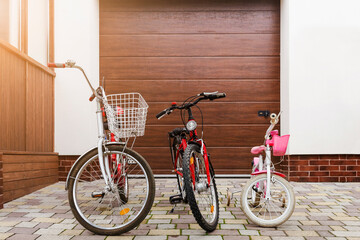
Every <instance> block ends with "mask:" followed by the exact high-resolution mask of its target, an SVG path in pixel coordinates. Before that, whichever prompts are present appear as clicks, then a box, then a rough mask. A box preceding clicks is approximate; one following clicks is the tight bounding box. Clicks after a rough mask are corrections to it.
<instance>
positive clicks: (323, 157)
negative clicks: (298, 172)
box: [320, 155, 340, 159]
mask: <svg viewBox="0 0 360 240" xmlns="http://www.w3.org/2000/svg"><path fill="white" fill-rule="evenodd" d="M320 159H340V156H339V155H320Z"/></svg>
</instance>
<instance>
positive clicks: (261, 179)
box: [240, 173, 295, 227]
mask: <svg viewBox="0 0 360 240" xmlns="http://www.w3.org/2000/svg"><path fill="white" fill-rule="evenodd" d="M266 175H267V174H266V173H263V174H259V175H257V176H255V177H253V178H251V179H250V180H249V181H248V182H247V183H246V184H245V186H244V188H243V190H242V192H241V197H240V202H241V208H242V210H243V211H244V213H245V215H246V216H247V217H248V219H249V220H250V221H252V222H253V223H255V224H257V225H259V226H262V227H275V226H278V225H280V224H283V223H284V222H285V221H286V220H288V219H289V218H290V216H291V215H292V213H293V212H294V208H295V196H294V192H293V189H292V187H291V185H290V184H289V182H288V181H286V180H285V179H284V178H282V177H279V176H277V175H272V176H271V181H270V183H269V184H268V183H267V178H266ZM269 185H270V196H269V197H267V196H266V192H267V191H266V188H267V187H269Z"/></svg>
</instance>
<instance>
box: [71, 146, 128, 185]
mask: <svg viewBox="0 0 360 240" xmlns="http://www.w3.org/2000/svg"><path fill="white" fill-rule="evenodd" d="M110 145H124V143H120V142H109V143H105V146H110ZM96 149H97V147H93V148H91V149H90V150H88V151H87V152H85V153H84V154H82V155H81V156H80V157H79V158H78V159H76V161H75V162H74V164H73V165H72V166H71V169H70V171H69V173H68V175H67V177H66V182H65V190H68V188H69V179H70V175H71V173H72V172H73V171H74V167H75V165H76V164H77V163H78V162H79V161H80V160H81V159H82V158H83V157H84V156H86V154H88V153H90V152H92V151H94V150H96Z"/></svg>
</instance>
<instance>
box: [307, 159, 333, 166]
mask: <svg viewBox="0 0 360 240" xmlns="http://www.w3.org/2000/svg"><path fill="white" fill-rule="evenodd" d="M310 165H330V160H310Z"/></svg>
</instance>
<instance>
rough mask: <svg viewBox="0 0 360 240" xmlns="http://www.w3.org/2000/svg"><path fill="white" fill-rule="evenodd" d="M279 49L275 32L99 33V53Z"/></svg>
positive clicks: (271, 52)
mask: <svg viewBox="0 0 360 240" xmlns="http://www.w3.org/2000/svg"><path fill="white" fill-rule="evenodd" d="M279 53H280V35H279V34H204V35H202V34H191V35H182V34H176V35H102V36H100V54H101V56H100V57H128V56H133V57H134V56H135V57H143V56H146V57H149V56H150V57H151V56H159V57H163V56H173V57H179V56H180V57H189V56H194V57H197V56H279Z"/></svg>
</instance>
